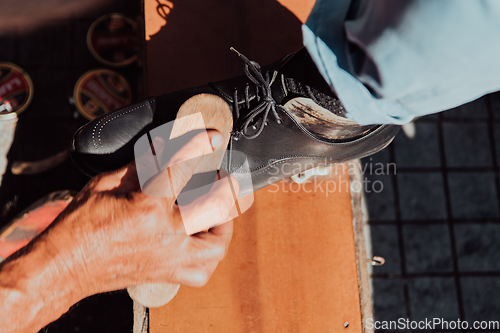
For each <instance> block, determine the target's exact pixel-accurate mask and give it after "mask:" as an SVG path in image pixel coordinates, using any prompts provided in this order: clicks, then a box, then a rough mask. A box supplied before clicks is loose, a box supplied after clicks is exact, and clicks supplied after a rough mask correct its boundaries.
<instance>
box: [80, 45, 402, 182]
mask: <svg viewBox="0 0 500 333" xmlns="http://www.w3.org/2000/svg"><path fill="white" fill-rule="evenodd" d="M233 51H234V49H233ZM235 52H236V53H237V54H238V55H239V56H240V57H241V58H242V60H243V61H244V63H245V64H244V66H245V67H244V70H245V74H246V75H242V76H240V77H237V78H233V79H229V80H225V81H221V82H216V83H210V84H208V85H206V86H202V87H197V88H192V89H187V90H182V91H178V92H173V93H170V94H166V95H162V96H158V97H153V98H149V99H146V100H144V101H142V102H140V103H137V104H134V105H130V106H128V107H125V108H122V109H119V110H116V111H114V112H111V113H108V114H105V115H103V116H101V117H99V118H96V119H94V120H93V121H91V122H89V123H88V124H86V125H84V126H83V127H81V128H80V129H79V130H78V131H77V132H76V133H75V135H74V138H73V143H72V151H71V156H72V159H73V161H74V162H75V164H76V165H77V166H78V167H79V168H80V169H81V170H82V171H83V172H85V173H86V174H88V175H90V176H92V175H95V174H97V173H101V172H104V171H110V170H114V169H117V168H119V167H122V166H124V165H125V164H127V163H129V162H130V161H132V160H133V159H134V143H135V142H136V141H137V139H138V138H139V137H141V136H142V135H143V134H145V133H146V132H148V131H150V130H152V129H153V128H155V127H157V126H160V125H162V124H164V123H166V122H169V121H172V120H174V119H175V116H176V113H177V110H178V109H179V108H180V106H181V105H182V104H183V103H184V102H185V101H186V100H188V99H189V98H191V97H193V96H195V95H198V94H202V93H208V94H214V95H218V96H219V97H222V98H223V99H224V100H225V101H226V102H227V103H228V104H229V106H230V108H231V110H232V112H233V120H234V125H233V132H232V133H231V139H230V142H229V146H228V148H227V149H228V152H227V153H226V155H225V157H224V161H223V168H224V169H226V170H227V171H229V172H233V171H235V170H236V169H237V168H238V167H239V166H241V165H242V163H243V162H244V161H241V160H240V159H241V158H240V157H241V156H242V155H241V154H232V152H233V151H235V150H236V151H240V152H242V153H244V155H245V156H246V157H247V158H248V163H249V167H250V169H251V173H252V181H253V187H254V190H258V189H260V188H263V187H265V186H267V185H270V184H272V183H274V182H277V181H279V180H281V179H284V178H286V177H290V176H292V175H294V174H296V173H299V172H302V171H305V170H307V169H310V168H313V167H315V166H317V165H324V164H334V163H341V162H345V161H348V160H351V159H355V158H361V157H364V156H367V155H370V154H373V153H376V152H378V151H379V150H381V149H383V148H384V147H386V146H387V145H388V144H389V143H390V142H391V141H392V139H393V138H394V136H395V135H396V133H397V132H398V130H399V129H400V126H397V125H369V126H361V125H358V124H357V123H355V122H352V121H350V120H348V119H347V118H346V117H345V110H344V108H343V106H342V104H341V103H340V101H339V100H338V99H337V98H336V95H335V93H334V92H332V90H331V89H330V87H329V86H328V84H327V83H326V82H325V81H324V80H323V78H322V76H321V74H320V73H319V72H318V70H317V68H316V66H315V65H314V63H313V61H312V59H311V58H310V56H309V54H308V53H307V51H306V49H305V48H303V49H301V50H299V51H298V52H296V53H294V54H291V55H289V56H287V57H285V58H284V59H283V60H281V61H278V62H276V63H273V64H271V65H268V66H265V67H263V68H260V66H259V65H258V64H257V63H256V62H253V61H250V60H248V59H247V58H246V57H245V56H244V55H242V54H240V53H238V52H237V51H235ZM233 175H234V176H235V177H236V178H238V175H237V174H233Z"/></svg>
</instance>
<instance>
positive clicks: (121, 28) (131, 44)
mask: <svg viewBox="0 0 500 333" xmlns="http://www.w3.org/2000/svg"><path fill="white" fill-rule="evenodd" d="M87 46H88V48H89V50H90V53H92V55H93V56H94V58H96V59H97V61H99V62H100V63H102V64H104V65H107V66H114V67H119V66H127V65H130V64H131V63H133V62H134V61H136V60H137V58H138V56H137V54H138V51H139V46H140V43H139V34H138V29H137V23H136V22H135V21H134V20H132V19H130V18H128V17H126V16H124V15H122V14H108V15H104V16H101V17H100V18H98V19H97V20H96V21H95V22H94V23H92V25H91V26H90V28H89V31H88V32H87Z"/></svg>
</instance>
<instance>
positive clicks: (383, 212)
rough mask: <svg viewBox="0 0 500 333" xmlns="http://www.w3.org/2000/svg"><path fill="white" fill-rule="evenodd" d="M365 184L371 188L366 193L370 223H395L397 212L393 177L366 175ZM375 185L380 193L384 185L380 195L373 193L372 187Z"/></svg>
mask: <svg viewBox="0 0 500 333" xmlns="http://www.w3.org/2000/svg"><path fill="white" fill-rule="evenodd" d="M365 182H366V184H367V187H368V188H369V191H365V198H366V204H367V207H368V219H369V221H371V222H375V221H394V220H395V219H396V212H395V205H394V190H393V185H392V178H391V176H390V175H365ZM374 184H375V185H376V190H377V191H379V185H380V184H382V185H383V189H382V191H380V192H379V193H376V192H375V191H373V190H372V188H371V187H372V186H373V185H374Z"/></svg>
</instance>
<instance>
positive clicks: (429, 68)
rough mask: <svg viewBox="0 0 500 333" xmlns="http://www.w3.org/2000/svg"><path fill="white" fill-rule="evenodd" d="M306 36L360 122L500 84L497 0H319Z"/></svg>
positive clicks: (406, 117) (406, 116)
mask: <svg viewBox="0 0 500 333" xmlns="http://www.w3.org/2000/svg"><path fill="white" fill-rule="evenodd" d="M303 37H304V45H305V46H306V47H307V49H308V51H309V53H310V54H311V56H312V58H313V59H314V61H315V63H316V65H317V67H318V69H319V70H320V72H321V73H322V75H323V77H324V78H325V80H326V81H327V82H328V83H329V84H330V86H331V87H332V88H333V89H334V91H335V92H336V93H337V95H338V97H339V99H340V100H341V101H342V103H343V104H344V107H345V108H346V110H347V115H348V117H349V118H351V119H353V120H355V121H357V122H358V123H360V124H381V123H385V124H404V123H407V122H409V121H410V120H411V119H413V118H414V117H415V116H422V115H426V114H430V113H435V112H439V111H443V110H446V109H449V108H452V107H455V106H458V105H461V104H464V103H466V102H469V101H472V100H474V99H477V98H479V97H481V96H482V95H485V94H487V93H490V92H494V91H498V90H500V1H498V0H439V1H436V0H406V1H401V0H376V1H375V0H359V1H355V2H354V3H352V4H351V1H350V0H317V1H316V4H315V6H314V8H313V11H312V12H311V14H310V16H309V18H308V20H307V22H306V24H305V25H304V26H303Z"/></svg>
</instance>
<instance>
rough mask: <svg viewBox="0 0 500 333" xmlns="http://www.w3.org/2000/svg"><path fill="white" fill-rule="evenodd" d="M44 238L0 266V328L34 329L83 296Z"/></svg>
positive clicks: (10, 329)
mask: <svg viewBox="0 0 500 333" xmlns="http://www.w3.org/2000/svg"><path fill="white" fill-rule="evenodd" d="M64 262H65V260H63V258H61V254H60V253H59V251H58V250H57V248H56V247H55V246H54V245H53V244H52V243H51V242H50V241H47V239H45V238H40V239H38V241H36V242H34V243H33V244H32V245H29V246H28V247H27V248H25V249H23V250H21V252H19V253H16V254H15V255H14V256H13V258H9V259H8V260H7V261H6V262H4V263H2V265H1V266H0V300H1V302H0V332H16V333H17V332H38V331H39V330H40V329H41V328H42V327H44V326H45V325H47V324H49V323H50V322H52V321H54V320H56V319H57V318H59V317H60V316H61V315H62V314H64V313H65V312H66V311H68V309H69V307H70V306H71V305H73V304H74V303H76V302H77V301H78V300H80V299H81V298H83V297H85V296H87V295H85V291H84V290H83V288H82V287H81V283H80V282H79V281H78V279H75V277H74V276H72V275H73V273H72V272H71V270H70V269H67V267H65V264H64Z"/></svg>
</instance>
